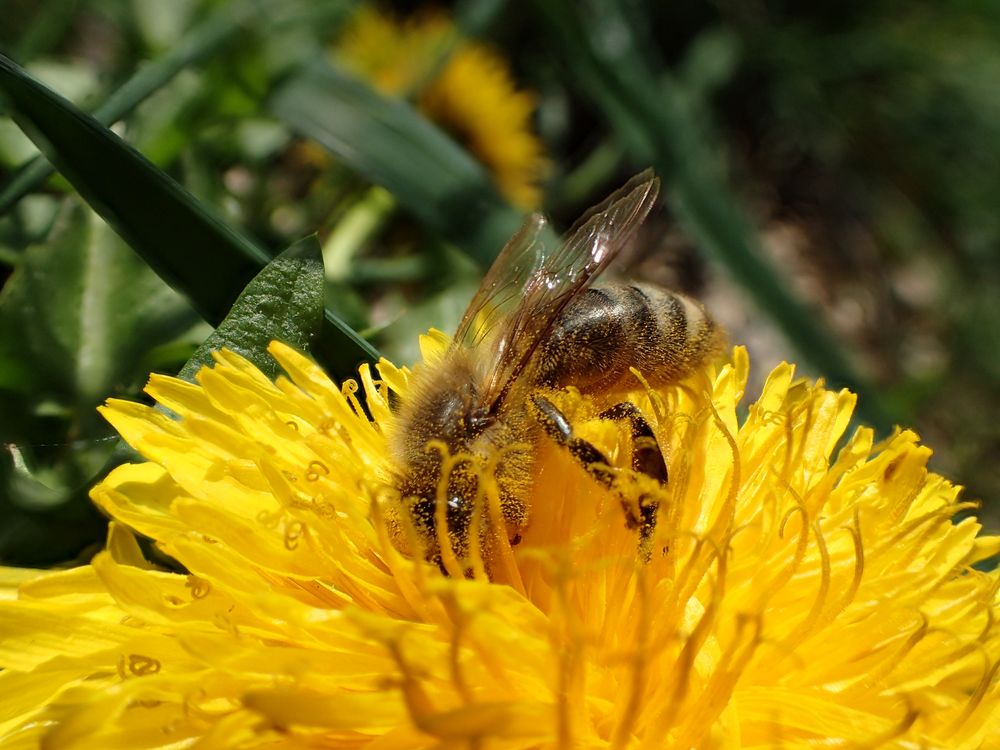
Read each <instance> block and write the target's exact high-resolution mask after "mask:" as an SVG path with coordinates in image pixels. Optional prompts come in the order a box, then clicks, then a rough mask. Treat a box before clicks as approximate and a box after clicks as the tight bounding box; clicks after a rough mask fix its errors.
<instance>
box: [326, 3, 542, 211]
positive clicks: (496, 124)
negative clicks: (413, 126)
mask: <svg viewBox="0 0 1000 750" xmlns="http://www.w3.org/2000/svg"><path fill="white" fill-rule="evenodd" d="M457 35H458V32H457V30H456V29H455V27H454V26H453V25H452V23H451V22H450V21H449V20H448V19H447V18H446V17H445V16H443V15H441V14H437V13H424V14H423V15H419V16H415V17H413V18H410V19H408V20H406V21H396V20H394V19H392V18H390V17H388V16H386V15H384V14H381V13H379V12H378V11H376V10H374V9H372V8H371V7H368V6H366V7H363V8H362V9H361V10H359V11H358V13H357V14H356V16H355V18H354V20H353V22H352V24H351V25H350V27H349V28H348V29H347V31H346V32H345V33H344V35H343V37H342V39H341V40H340V43H339V44H338V48H337V51H338V53H339V55H340V57H341V58H342V59H343V60H344V61H345V62H346V63H347V64H348V65H349V66H351V67H352V68H353V69H354V70H356V71H357V72H358V73H359V74H360V75H363V76H365V77H366V78H368V79H369V80H370V81H371V82H372V83H373V84H374V85H375V86H376V87H377V88H379V89H380V90H382V91H383V92H385V93H387V94H392V95H396V96H406V95H411V94H414V95H416V98H417V104H418V106H419V107H420V108H421V110H422V111H423V112H424V114H425V115H426V116H427V117H428V118H429V119H431V120H433V121H434V122H436V123H437V124H438V125H439V126H440V127H441V128H442V129H443V130H445V131H446V132H448V133H449V134H450V135H451V136H452V137H453V138H455V140H457V141H458V142H459V143H461V144H462V145H463V146H465V147H466V148H467V149H468V150H469V152H470V153H471V154H472V155H473V156H475V157H476V158H477V159H478V160H479V161H480V162H481V163H482V164H483V165H484V166H485V167H487V169H489V170H490V172H491V173H492V175H493V179H494V180H495V181H496V184H497V186H498V187H499V188H500V190H501V192H503V194H504V195H506V196H507V198H509V199H510V200H511V201H513V202H514V203H516V204H517V205H519V206H521V207H523V208H529V209H530V208H535V207H537V205H538V202H539V199H540V197H541V194H540V191H539V188H538V182H539V180H540V179H541V178H542V175H543V173H544V171H545V166H546V160H545V156H544V149H543V147H542V144H541V142H540V141H539V139H538V137H537V136H536V135H535V133H534V131H533V128H532V115H533V113H534V110H535V105H536V101H535V97H534V96H533V95H532V94H530V93H528V92H526V91H522V90H519V89H518V88H517V86H516V85H515V83H514V79H513V76H512V74H511V71H510V67H509V66H508V64H507V62H506V60H505V59H504V58H503V57H502V56H501V55H500V54H498V53H497V52H495V51H494V50H493V49H491V48H490V47H487V46H486V45H483V44H479V43H476V42H471V41H464V40H462V41H459V40H458V39H457ZM449 53H450V54H449Z"/></svg>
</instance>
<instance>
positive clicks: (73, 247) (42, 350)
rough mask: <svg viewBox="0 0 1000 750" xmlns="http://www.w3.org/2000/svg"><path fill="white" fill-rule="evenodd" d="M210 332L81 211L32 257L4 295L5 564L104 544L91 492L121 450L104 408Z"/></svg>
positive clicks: (1, 465)
mask: <svg viewBox="0 0 1000 750" xmlns="http://www.w3.org/2000/svg"><path fill="white" fill-rule="evenodd" d="M204 325H205V324H204V323H202V322H201V319H200V318H199V316H198V315H197V313H195V311H194V310H193V309H192V308H191V306H190V305H189V304H187V302H186V301H185V300H184V298H183V297H181V296H180V295H179V294H177V293H176V292H175V291H173V290H172V289H170V287H168V286H167V285H166V284H165V283H164V282H163V280H162V279H160V278H159V277H157V276H156V274H154V273H153V272H152V271H151V270H150V269H149V267H148V266H147V265H146V264H145V263H143V262H142V261H141V260H140V259H139V258H138V257H137V256H136V254H135V253H134V252H133V251H132V250H131V249H130V248H129V247H128V246H127V245H125V243H124V242H122V241H121V239H120V238H119V237H117V236H116V235H115V234H114V232H112V231H111V229H110V228H109V227H108V226H107V224H105V223H104V222H103V221H101V220H100V218H99V217H97V216H96V215H95V214H94V213H93V212H92V211H90V210H89V209H87V208H86V207H85V206H82V205H79V204H78V203H77V202H76V201H69V202H68V204H67V205H65V206H64V210H63V211H62V212H61V215H60V217H59V219H58V220H57V222H56V226H55V228H54V229H53V232H52V235H51V238H50V240H49V242H48V243H47V244H45V245H32V246H30V247H28V248H27V249H26V250H25V251H24V253H23V255H22V256H21V258H20V262H19V264H18V266H17V268H16V269H15V271H14V273H13V274H12V275H11V277H10V278H9V279H8V281H7V283H6V285H5V286H4V288H3V291H2V292H0V442H2V443H3V445H4V446H5V448H4V451H3V452H2V455H0V519H2V521H0V560H3V561H6V562H8V563H14V564H20V565H28V564H49V563H53V562H57V561H61V560H66V559H68V558H70V557H73V556H74V555H76V554H77V552H79V550H80V549H81V548H82V547H83V546H85V545H87V544H89V543H92V542H95V541H97V539H98V537H99V536H100V534H101V529H102V528H103V521H102V519H101V518H100V514H98V513H96V512H95V511H94V510H93V508H92V506H91V503H90V502H89V500H88V498H87V490H88V489H89V487H90V486H92V484H93V482H94V479H95V478H96V477H97V476H98V475H99V474H100V473H101V468H102V467H103V466H104V464H105V462H106V461H107V460H108V457H109V455H110V454H111V452H112V450H113V448H114V446H115V438H114V436H113V433H112V430H111V428H110V426H109V425H108V424H107V423H106V422H105V421H104V420H103V419H101V418H100V416H99V415H98V414H97V412H96V408H95V407H96V406H97V405H98V404H99V403H101V402H102V401H104V400H105V399H106V398H107V397H108V396H130V397H136V396H138V392H139V389H140V388H141V386H142V384H143V383H144V382H145V380H146V377H147V374H148V371H149V370H148V364H147V363H148V361H149V358H150V356H151V354H152V353H153V352H156V351H157V350H159V349H162V348H166V347H171V346H173V347H176V346H177V344H178V342H180V341H181V340H182V338H183V337H185V336H190V335H191V334H192V333H193V332H194V331H197V330H198V328H201V327H204ZM202 335H204V334H202ZM188 351H190V348H188ZM183 359H184V358H183V357H180V358H179V359H178V358H177V357H175V359H174V360H173V361H172V362H169V363H165V364H169V365H170V367H172V368H174V369H176V367H177V366H178V364H179V362H181V361H183Z"/></svg>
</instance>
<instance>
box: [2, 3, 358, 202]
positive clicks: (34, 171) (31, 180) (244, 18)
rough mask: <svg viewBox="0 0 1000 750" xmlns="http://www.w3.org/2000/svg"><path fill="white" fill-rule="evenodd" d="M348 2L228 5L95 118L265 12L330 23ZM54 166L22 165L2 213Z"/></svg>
mask: <svg viewBox="0 0 1000 750" xmlns="http://www.w3.org/2000/svg"><path fill="white" fill-rule="evenodd" d="M348 5H349V3H347V2H344V3H334V4H331V5H329V6H328V7H323V8H311V7H310V6H309V5H308V4H306V5H304V6H303V5H302V4H301V3H288V4H287V5H285V6H283V7H281V8H273V7H270V6H268V5H267V4H265V3H261V2H260V0H246V2H239V3H233V4H229V5H224V6H223V7H221V8H219V9H218V10H217V11H216V12H215V13H213V14H212V15H210V16H209V17H208V18H207V19H205V20H204V21H203V22H202V23H201V24H199V25H198V26H196V27H195V28H193V29H192V30H191V31H189V32H188V33H186V34H185V35H184V36H183V37H182V38H181V40H180V42H179V43H178V44H177V45H176V46H174V47H173V48H172V49H171V50H170V51H169V52H167V53H166V54H165V55H164V56H163V57H161V58H159V59H157V60H155V61H153V62H151V63H149V64H148V65H144V66H142V67H141V68H139V70H138V71H136V72H135V74H134V75H132V77H131V78H129V79H128V80H127V81H126V82H125V83H124V84H122V86H121V87H120V88H119V89H118V90H116V91H115V92H114V93H113V94H111V96H109V97H108V99H107V100H106V101H105V102H104V103H103V104H102V105H101V106H100V107H98V108H97V109H95V110H94V112H93V116H94V119H96V120H97V121H98V122H100V123H101V124H102V125H111V124H113V123H115V122H117V121H118V120H120V119H121V118H122V117H124V116H125V115H127V114H128V113H129V112H131V111H132V110H133V109H134V108H135V107H137V106H138V105H139V104H141V103H142V102H143V101H145V99H147V98H148V97H149V96H150V95H152V94H154V93H155V92H156V91H158V90H159V89H161V88H163V87H164V86H165V85H167V84H168V83H169V82H170V81H172V80H173V79H174V77H175V76H176V75H177V74H178V73H180V72H181V71H182V70H184V69H185V68H188V67H190V66H192V65H197V64H199V63H200V62H202V61H204V60H205V59H207V58H209V57H210V56H212V55H214V54H216V53H218V52H220V51H221V50H222V49H224V48H225V46H226V45H227V43H229V42H230V41H231V40H232V39H233V38H234V37H236V36H237V35H238V33H239V32H241V31H245V30H246V27H248V26H250V25H251V24H253V23H255V22H260V21H261V20H262V19H264V18H265V17H266V18H267V20H268V22H269V24H271V26H272V28H273V27H274V26H287V25H294V24H306V23H310V22H315V23H319V24H321V25H329V24H330V23H331V22H332V21H331V19H339V18H340V17H342V16H343V15H344V14H345V13H346V12H347V7H348ZM300 6H301V7H300ZM321 11H322V12H321ZM53 171H54V170H53V167H52V165H51V164H50V163H49V162H48V161H47V160H46V159H45V158H44V157H42V156H38V157H35V158H34V159H30V160H28V161H27V162H25V163H24V164H21V165H20V166H19V167H18V168H17V170H16V172H15V174H14V176H13V177H12V178H11V179H10V180H9V181H8V183H7V184H6V185H4V186H3V187H2V188H0V215H3V214H5V213H6V212H7V211H9V210H10V208H11V207H12V206H14V205H15V204H16V203H17V202H18V201H19V200H21V198H23V197H24V196H25V195H27V194H28V193H30V192H31V191H33V190H34V189H36V188H37V187H38V186H39V185H40V184H41V183H42V182H43V181H44V180H46V179H47V178H48V177H49V176H50V175H51V174H52V173H53Z"/></svg>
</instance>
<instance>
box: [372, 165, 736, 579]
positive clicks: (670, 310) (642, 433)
mask: <svg viewBox="0 0 1000 750" xmlns="http://www.w3.org/2000/svg"><path fill="white" fill-rule="evenodd" d="M658 193H659V179H658V178H657V177H656V176H655V175H654V174H653V173H652V171H651V170H646V171H645V172H642V173H641V174H638V175H636V176H635V177H633V178H632V179H631V180H630V181H629V182H628V183H626V184H625V185H624V186H623V187H622V188H620V189H619V190H618V191H616V192H615V193H614V194H612V195H611V196H610V197H609V198H608V199H606V200H605V201H604V202H603V203H601V204H600V205H598V206H595V207H594V208H592V209H591V210H590V211H589V212H588V213H587V214H585V215H584V216H583V217H582V218H581V219H580V220H579V221H578V222H577V223H576V224H575V225H574V227H573V228H572V229H571V230H570V232H569V233H568V235H567V236H566V238H565V240H564V241H563V242H562V243H561V244H560V245H559V247H558V248H556V249H555V250H554V251H549V249H548V248H546V247H545V242H544V239H543V238H544V230H545V227H546V221H545V219H544V218H543V217H542V216H540V215H533V216H531V217H530V218H529V219H528V220H527V221H526V222H525V224H524V225H523V226H522V227H521V229H520V230H519V231H518V232H517V234H515V235H514V237H513V238H512V239H511V240H510V242H508V243H507V245H506V246H505V247H504V249H503V250H502V251H501V253H500V255H499V256H498V257H497V259H496V261H495V262H494V263H493V266H492V267H491V268H490V270H489V272H488V273H487V274H486V276H485V278H484V279H483V282H482V285H481V286H480V288H479V290H478V292H477V293H476V295H475V297H474V298H473V300H472V302H471V303H470V305H469V307H468V309H467V310H466V311H465V314H464V316H463V317H462V321H461V323H460V324H459V327H458V331H457V333H456V335H455V338H454V340H453V343H452V344H451V346H450V348H449V349H448V350H447V351H446V352H445V354H444V355H443V356H442V357H441V358H440V360H438V361H436V362H433V363H430V364H425V365H422V366H417V367H416V368H415V369H414V371H413V373H412V376H411V380H410V388H409V393H408V395H407V397H406V400H405V401H403V402H402V403H401V404H400V405H399V407H398V409H397V411H396V420H395V425H394V428H393V429H392V430H391V432H390V435H389V445H390V455H391V457H392V460H393V463H394V483H395V487H396V490H397V491H398V493H399V497H400V498H401V501H402V505H401V506H399V508H397V512H399V513H403V514H405V516H406V517H405V518H404V519H402V520H400V519H398V518H397V521H396V522H395V523H393V522H392V521H391V525H392V526H393V527H394V528H393V532H394V537H395V538H396V540H397V543H398V544H399V545H400V546H402V547H403V548H406V549H407V551H409V552H411V553H415V554H419V553H418V552H417V551H415V550H412V549H408V548H409V547H411V546H412V545H409V544H407V542H406V541H405V539H404V537H405V536H406V535H405V534H403V533H402V531H401V528H402V527H403V526H405V525H406V524H409V526H410V529H412V530H416V532H417V534H418V536H419V538H420V540H421V544H422V545H423V550H421V552H422V553H423V554H424V556H425V557H426V558H427V559H429V560H434V561H437V562H438V563H439V564H440V563H441V545H442V544H444V543H447V544H450V545H451V548H452V550H453V552H454V554H455V556H456V557H457V558H458V559H462V558H464V557H465V556H467V555H468V553H469V552H470V544H472V542H471V541H470V539H478V540H480V545H481V551H482V552H483V553H484V557H486V558H488V556H489V545H488V544H487V540H489V539H491V535H492V534H500V533H503V534H506V538H507V540H508V541H509V542H510V543H512V544H514V543H516V542H517V541H518V540H519V535H520V532H521V531H522V530H523V529H524V528H525V526H526V524H527V523H528V521H529V517H530V511H531V509H530V508H529V507H528V502H527V497H528V496H529V494H530V488H531V482H532V476H533V470H534V456H535V454H536V453H537V450H535V448H536V447H537V446H538V444H539V442H540V441H542V440H553V441H555V443H556V444H558V445H560V446H562V447H563V448H565V449H566V450H567V451H569V453H570V454H571V455H572V456H573V457H574V458H575V459H576V460H577V461H578V462H579V463H580V464H581V465H582V466H583V468H584V469H586V470H587V471H588V472H589V473H590V475H591V476H592V477H593V478H594V480H595V481H597V482H599V483H601V484H603V485H605V486H606V487H608V488H613V485H614V481H615V471H614V469H612V468H611V466H610V464H609V461H608V459H607V458H606V457H605V456H604V455H603V454H602V453H601V451H600V450H598V449H597V448H596V447H595V446H593V445H592V444H591V443H589V442H587V441H585V440H582V439H581V438H579V437H577V436H575V435H574V433H573V427H572V425H571V424H570V421H569V420H568V419H567V417H566V416H565V415H564V414H563V413H562V412H561V411H560V410H559V409H558V408H557V407H556V405H555V404H554V403H553V400H552V393H553V392H554V391H558V390H559V389H565V388H567V387H570V386H572V387H574V388H576V389H577V390H578V391H579V392H580V393H581V394H583V395H585V396H590V397H592V398H594V399H595V400H597V401H598V402H599V403H601V404H608V405H609V406H608V408H607V409H606V410H605V411H604V412H602V413H601V415H600V416H602V417H604V418H608V419H615V420H622V421H627V422H628V423H629V425H630V427H631V430H632V436H633V444H634V448H633V451H632V468H633V470H635V471H639V472H642V473H644V474H646V475H648V476H651V477H653V478H654V479H656V480H658V481H659V482H661V483H665V482H666V481H667V468H666V465H665V462H664V458H663V453H662V451H661V450H660V448H659V446H658V445H657V444H656V440H655V436H654V435H653V431H652V430H651V429H650V426H649V424H648V423H647V422H646V420H645V419H644V418H643V416H642V414H641V413H640V412H639V410H638V409H637V408H636V407H635V406H634V405H633V404H631V403H628V402H623V401H621V397H622V396H623V395H624V394H625V393H626V392H627V391H634V390H635V388H636V385H637V381H636V379H635V377H634V375H633V374H632V373H631V372H630V368H631V367H635V368H637V369H638V370H639V371H640V372H641V373H642V374H643V376H644V377H645V378H646V379H647V380H648V382H649V383H650V384H651V385H652V386H654V387H656V386H663V385H666V384H669V383H672V382H675V381H678V380H680V379H682V378H684V377H685V376H686V375H688V374H689V373H690V372H691V371H692V370H693V369H694V368H695V367H696V366H697V365H698V364H700V363H701V362H702V361H703V360H705V359H706V358H707V357H709V356H711V355H712V354H713V353H714V352H716V351H717V350H718V349H719V348H720V346H721V331H720V329H719V328H718V326H716V324H715V323H714V322H713V321H712V319H711V318H710V317H709V316H708V315H707V313H706V312H705V310H704V309H703V308H702V307H701V305H700V304H698V303H697V302H695V301H694V300H692V299H690V298H688V297H686V296H684V295H682V294H678V293H676V292H671V291H668V290H666V289H663V288H660V287H656V286H653V285H649V284H642V283H607V284H601V285H597V286H591V282H592V281H594V279H595V278H596V277H597V276H598V275H599V274H600V273H601V272H602V271H603V270H604V269H605V267H606V266H607V265H608V263H610V262H611V260H612V259H613V258H614V257H615V256H616V255H617V254H618V252H619V251H620V250H621V249H622V247H624V246H625V245H627V244H628V242H629V241H630V240H631V239H632V238H633V236H634V235H635V232H636V230H637V229H638V227H639V225H640V224H641V223H642V222H643V220H644V219H645V218H646V216H647V214H648V213H649V212H650V210H651V209H652V208H653V206H654V205H655V204H656V200H657V195H658ZM455 456H465V457H473V458H478V459H481V460H485V459H487V458H489V457H493V459H494V461H495V463H494V464H493V465H492V466H493V469H492V470H493V476H494V478H495V487H496V490H497V492H498V494H499V505H500V509H501V515H502V525H503V527H504V528H502V529H501V528H497V526H499V525H500V524H497V523H495V522H494V523H493V524H492V525H491V523H490V520H489V514H488V513H486V512H484V510H483V504H484V502H485V501H484V499H483V489H482V488H481V487H480V484H481V476H482V474H481V471H482V468H481V465H480V466H478V467H477V466H475V465H473V464H474V462H472V461H468V460H465V461H462V460H459V461H453V460H450V459H451V457H455ZM622 504H623V507H624V508H625V515H626V523H627V524H628V525H629V526H630V527H633V528H636V529H637V530H639V532H640V534H641V535H642V536H644V537H649V535H650V534H651V532H652V530H653V528H654V525H655V522H656V510H657V509H656V503H655V501H653V500H647V501H643V502H641V503H640V507H638V508H637V507H635V503H634V502H632V503H631V504H629V503H627V502H625V500H624V499H623V502H622ZM442 506H443V507H442ZM442 520H444V522H445V524H446V527H447V528H446V529H442V528H441V523H440V522H441V521H442ZM495 520H496V516H495V514H494V521H495ZM442 532H444V533H442ZM412 537H413V534H412V533H411V534H410V538H411V539H412Z"/></svg>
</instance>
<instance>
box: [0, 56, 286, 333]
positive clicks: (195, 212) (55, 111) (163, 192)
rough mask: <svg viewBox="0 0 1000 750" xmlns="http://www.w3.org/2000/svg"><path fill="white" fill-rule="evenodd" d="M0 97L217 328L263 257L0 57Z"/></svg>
mask: <svg viewBox="0 0 1000 750" xmlns="http://www.w3.org/2000/svg"><path fill="white" fill-rule="evenodd" d="M0 95H2V96H4V98H6V100H7V102H8V105H9V107H10V111H11V114H12V115H13V117H14V120H15V121H16V122H17V123H18V124H19V125H20V126H21V128H22V129H23V130H24V131H25V132H26V133H28V135H29V136H30V137H31V139H32V140H33V141H34V142H35V144H36V145H37V146H38V147H39V148H40V149H42V151H43V152H44V153H45V154H46V156H47V157H48V158H49V159H50V161H52V162H53V163H54V164H55V165H56V166H57V167H58V168H59V171H60V172H62V174H63V175H64V176H65V177H66V178H67V179H68V180H69V181H70V182H71V183H72V184H73V186H74V187H75V188H76V189H77V190H78V191H79V192H80V194H81V195H82V196H83V197H84V198H85V199H86V200H87V202H88V203H90V204H91V206H93V207H94V208H95V210H97V212H98V213H99V214H101V216H102V217H104V219H105V220H106V221H107V222H108V223H109V224H111V225H112V226H113V227H114V228H115V231H117V232H118V234H120V235H121V236H122V237H123V238H125V240H126V241H127V242H128V243H129V244H130V245H131V246H132V247H133V248H134V249H135V250H136V251H138V252H139V253H140V254H141V255H142V256H143V258H144V259H145V260H146V262H147V263H149V265H150V266H152V267H153V268H154V270H156V272H157V273H158V274H159V275H160V276H162V277H163V278H164V279H166V280H167V281H168V283H170V284H171V285H172V286H175V287H176V288H178V289H181V290H183V291H184V293H185V294H186V295H187V296H188V298H189V299H190V300H191V303H192V304H193V305H194V306H195V308H196V309H197V310H198V311H199V312H200V313H201V314H202V315H203V316H204V317H205V319H206V320H208V321H209V322H210V323H218V322H219V321H220V320H222V318H223V317H225V314H226V311H227V310H228V309H229V306H230V305H231V304H232V302H233V300H234V299H236V297H237V296H238V295H239V293H240V290H242V289H243V287H244V286H246V284H247V282H248V281H249V280H250V279H251V278H252V277H253V275H254V273H255V272H256V271H257V269H258V268H259V267H260V266H261V265H263V264H264V263H266V262H267V260H268V256H267V253H266V252H265V251H264V250H262V249H261V248H260V247H258V246H257V245H255V244H254V243H253V242H251V241H250V240H248V239H247V238H245V237H241V236H240V235H239V234H237V233H236V232H234V231H233V230H232V229H230V228H229V227H227V226H225V225H224V224H222V222H220V221H219V220H218V219H216V218H215V217H214V216H212V215H211V214H210V212H209V211H208V209H207V208H206V207H205V206H204V205H202V204H201V203H198V202H197V201H196V200H195V199H194V198H193V197H192V196H191V195H190V194H188V193H187V192H186V191H185V190H184V189H183V188H182V187H181V186H180V185H178V184H177V183H176V182H175V181H174V180H172V179H171V178H170V177H168V176H167V175H166V174H164V173H163V172H161V171H160V170H159V169H157V168H156V167H155V166H154V165H153V164H151V163H150V162H149V161H147V160H146V159H145V158H144V157H143V156H142V155H141V154H140V153H139V152H137V151H136V150H135V149H133V148H132V147H131V146H129V145H128V144H126V143H125V142H124V141H122V140H121V139H120V138H118V136H116V135H115V134H114V133H112V132H111V131H110V130H108V129H107V128H105V127H104V126H102V125H101V124H100V123H98V122H97V121H96V120H95V119H94V118H92V117H90V116H89V115H87V114H85V113H83V112H81V111H80V110H79V109H77V108H76V107H74V106H73V105H72V104H71V103H70V102H68V101H66V100H65V99H63V98H62V97H60V96H59V95H57V94H55V93H54V92H52V91H51V90H49V89H48V88H46V87H45V86H43V85H42V84H41V83H39V82H38V81H37V80H35V79H34V78H32V77H31V76H30V75H28V74H27V73H26V72H25V71H24V70H22V69H21V68H20V67H18V66H17V65H16V64H15V63H14V62H12V61H11V60H9V59H8V58H6V57H3V56H2V55H0Z"/></svg>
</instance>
